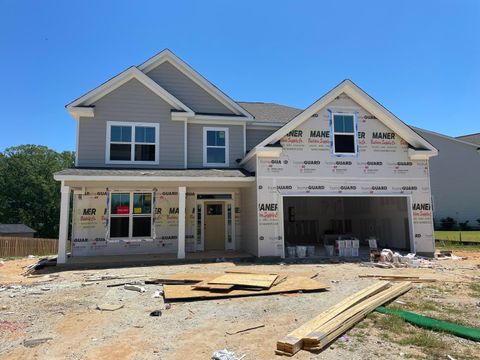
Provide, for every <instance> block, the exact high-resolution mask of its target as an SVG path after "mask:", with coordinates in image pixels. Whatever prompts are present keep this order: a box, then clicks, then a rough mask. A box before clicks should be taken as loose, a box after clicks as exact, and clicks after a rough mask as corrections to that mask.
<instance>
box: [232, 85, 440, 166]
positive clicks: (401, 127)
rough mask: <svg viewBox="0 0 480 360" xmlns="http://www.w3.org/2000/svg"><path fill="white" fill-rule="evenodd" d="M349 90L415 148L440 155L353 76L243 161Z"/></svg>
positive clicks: (271, 136) (362, 105)
mask: <svg viewBox="0 0 480 360" xmlns="http://www.w3.org/2000/svg"><path fill="white" fill-rule="evenodd" d="M343 93H344V94H346V95H347V96H349V97H350V98H351V99H352V100H354V101H355V102H357V103H358V104H359V105H360V106H361V107H363V108H364V109H365V110H367V111H368V112H370V113H371V114H372V115H374V116H375V117H376V118H377V119H378V120H379V121H381V122H382V123H383V124H385V126H387V127H388V128H389V129H391V130H392V131H394V132H395V133H397V134H398V135H400V136H401V137H402V138H403V139H404V140H405V141H406V142H408V143H409V144H410V145H412V146H413V147H415V148H419V149H426V151H423V155H424V156H426V157H430V156H436V155H437V154H438V151H437V149H436V148H435V147H434V146H433V145H432V144H430V143H429V142H428V141H427V140H425V139H424V138H423V137H421V136H420V135H419V134H417V133H416V132H415V131H414V130H413V129H412V128H410V127H409V126H408V125H406V124H405V123H404V122H402V121H401V120H400V119H399V118H397V117H396V116H395V115H393V114H392V113H391V112H390V111H388V110H387V109H386V108H385V107H383V106H382V105H381V104H379V103H378V102H377V101H375V100H374V99H373V98H372V97H370V96H369V95H368V94H367V93H366V92H365V91H363V90H362V89H360V88H359V87H358V86H357V85H355V84H354V83H353V82H352V81H351V80H348V79H347V80H344V81H342V82H341V83H340V84H338V85H337V86H336V87H335V88H333V89H332V90H330V91H329V92H328V93H326V94H325V95H323V96H322V97H321V98H320V99H318V100H317V101H316V102H314V103H313V104H312V105H310V106H309V107H308V108H307V109H305V110H304V111H303V112H301V113H300V114H298V115H297V116H296V117H294V118H293V119H292V120H290V122H288V123H286V124H285V125H284V126H282V127H281V128H280V129H278V130H277V131H275V132H274V133H273V134H272V135H270V136H269V137H267V138H266V139H265V140H263V141H262V142H261V143H260V144H258V145H257V146H256V147H255V148H254V149H252V151H250V152H249V153H248V154H247V156H245V158H244V159H243V160H242V161H241V162H240V165H242V164H244V162H245V161H247V160H248V159H249V158H251V157H252V156H253V154H254V153H255V152H256V150H257V149H259V148H263V147H265V146H266V145H268V144H272V143H275V142H277V141H279V140H280V139H281V138H282V137H283V136H285V135H286V134H287V133H288V132H290V131H291V130H294V129H296V128H297V127H298V126H300V125H301V124H302V123H303V122H305V121H307V120H308V119H310V118H311V117H312V116H313V115H315V114H316V113H318V111H320V110H321V109H323V108H324V107H326V106H327V105H328V104H329V103H331V102H332V101H333V100H335V99H336V98H337V97H338V96H340V95H341V94H343Z"/></svg>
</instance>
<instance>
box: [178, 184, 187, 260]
mask: <svg viewBox="0 0 480 360" xmlns="http://www.w3.org/2000/svg"><path fill="white" fill-rule="evenodd" d="M186 193H187V188H186V187H185V186H179V187H178V250H177V258H178V259H185V207H186Z"/></svg>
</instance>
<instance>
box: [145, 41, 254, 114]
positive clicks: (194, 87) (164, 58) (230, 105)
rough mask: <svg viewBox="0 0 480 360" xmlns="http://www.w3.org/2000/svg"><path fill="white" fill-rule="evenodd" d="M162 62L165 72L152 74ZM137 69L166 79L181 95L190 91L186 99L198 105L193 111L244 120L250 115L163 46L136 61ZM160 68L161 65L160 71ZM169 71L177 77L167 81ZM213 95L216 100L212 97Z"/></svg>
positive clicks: (162, 80)
mask: <svg viewBox="0 0 480 360" xmlns="http://www.w3.org/2000/svg"><path fill="white" fill-rule="evenodd" d="M164 63H167V66H165V69H167V71H166V73H165V74H161V75H162V76H159V77H157V76H155V74H153V75H152V74H151V72H152V71H153V70H155V69H156V68H157V67H159V66H161V65H162V64H164ZM168 65H170V66H168ZM172 66H173V67H172ZM138 69H140V70H141V71H143V72H144V73H145V74H149V75H151V76H154V77H156V78H157V80H158V81H161V82H162V83H163V82H165V85H166V86H169V88H170V89H171V90H172V91H174V92H176V93H177V94H178V95H179V96H181V97H183V96H185V95H189V92H190V95H191V96H192V95H194V96H192V98H187V97H184V99H185V101H190V102H192V104H193V106H195V107H196V108H197V110H196V112H198V113H202V112H203V113H204V114H208V115H211V114H215V115H232V114H233V115H237V116H241V117H245V118H246V119H247V120H252V115H251V114H250V113H249V112H248V111H247V110H245V109H244V108H243V107H242V106H240V105H239V104H238V103H236V102H235V101H234V100H233V99H232V98H230V97H229V96H227V95H226V94H225V93H223V92H222V91H221V90H220V89H219V88H217V87H216V86H214V85H213V84H212V83H211V82H209V81H208V80H207V79H205V78H204V77H203V76H202V75H201V74H199V73H198V72H197V71H195V70H194V69H193V68H192V67H191V66H190V65H188V64H187V63H186V62H184V61H183V60H182V59H180V58H179V57H178V56H176V55H175V54H174V53H173V52H171V51H170V50H169V49H165V50H163V51H161V52H159V53H158V54H157V55H155V56H153V57H152V58H150V59H149V60H147V61H145V62H144V63H143V64H141V65H139V67H138ZM161 70H162V69H160V70H159V71H161ZM168 75H170V76H174V77H175V79H176V81H173V82H171V81H168V83H167V80H166V79H168ZM164 76H165V77H164ZM187 80H188V81H187ZM182 87H183V89H182ZM199 89H200V90H203V92H200V91H199ZM206 94H207V95H209V96H207V95H206ZM195 96H198V97H199V98H198V99H197V98H196V97H195ZM200 98H202V99H203V101H199V100H201V99H200ZM212 99H214V100H216V101H212ZM219 104H220V105H223V107H222V106H219ZM224 108H226V109H228V112H226V111H225V109H224ZM215 111H217V112H215ZM218 111H220V112H218Z"/></svg>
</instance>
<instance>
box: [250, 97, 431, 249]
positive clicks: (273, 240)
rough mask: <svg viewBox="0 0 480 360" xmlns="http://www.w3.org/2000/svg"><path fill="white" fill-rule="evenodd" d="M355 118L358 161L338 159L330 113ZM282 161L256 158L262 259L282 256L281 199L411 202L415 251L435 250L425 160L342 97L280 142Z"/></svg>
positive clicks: (350, 100)
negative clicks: (413, 155) (400, 198)
mask: <svg viewBox="0 0 480 360" xmlns="http://www.w3.org/2000/svg"><path fill="white" fill-rule="evenodd" d="M335 112H344V113H353V114H355V116H356V118H357V135H358V136H357V143H358V154H357V155H356V156H348V157H347V156H344V157H338V156H335V155H333V154H332V148H331V144H330V141H331V140H330V131H331V114H332V113H335ZM281 145H282V147H283V150H282V153H281V155H280V157H279V158H273V157H272V158H266V157H261V158H258V163H257V210H258V243H259V256H283V255H284V237H283V209H282V197H283V196H287V195H295V196H302V195H304V196H307V195H308V196H311V195H319V196H328V195H330V196H332V195H335V196H343V195H356V196H359V195H364V196H375V195H382V196H389V195H401V196H407V197H408V198H409V206H411V212H410V213H411V214H412V218H411V223H412V227H413V231H412V236H413V248H414V249H412V250H414V251H416V252H417V253H432V252H433V251H434V236H433V222H432V205H431V195H430V179H429V167H428V161H427V160H411V159H410V158H409V156H408V148H409V145H408V144H407V143H406V142H405V141H404V140H403V139H402V138H401V137H400V136H399V135H398V134H396V133H394V132H393V131H392V130H391V129H389V128H387V127H386V126H385V125H384V124H383V123H382V122H381V121H379V120H378V119H377V118H376V117H375V116H373V115H372V114H370V113H368V112H367V111H365V110H364V109H363V108H362V107H360V106H359V105H358V104H357V103H356V102H354V101H353V100H352V99H350V98H349V97H348V96H346V95H344V94H342V95H341V96H339V97H338V98H337V99H336V100H334V101H332V102H331V103H330V104H329V105H328V106H326V107H325V108H323V109H321V110H320V111H319V112H317V113H316V114H315V115H314V116H312V117H311V118H310V119H308V120H306V121H305V122H304V123H302V124H301V125H300V126H299V127H298V128H297V129H296V130H294V131H292V132H290V133H289V134H287V136H285V137H283V138H282V140H281Z"/></svg>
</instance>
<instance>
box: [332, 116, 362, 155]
mask: <svg viewBox="0 0 480 360" xmlns="http://www.w3.org/2000/svg"><path fill="white" fill-rule="evenodd" d="M332 116H333V125H332V127H333V129H332V130H333V134H332V136H333V153H334V154H335V155H355V154H356V153H357V136H356V130H355V115H354V114H333V115H332Z"/></svg>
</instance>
